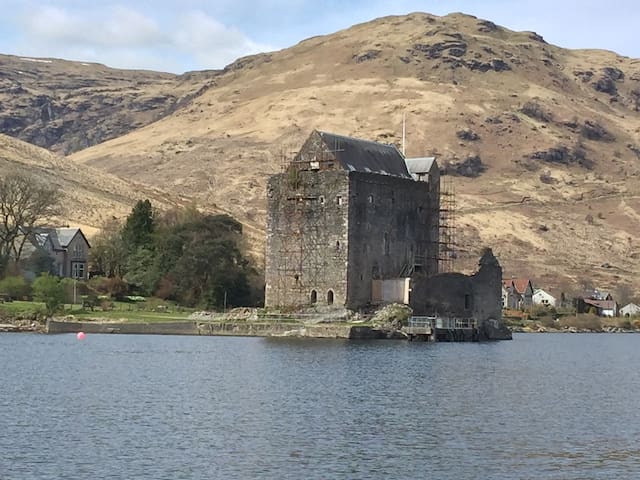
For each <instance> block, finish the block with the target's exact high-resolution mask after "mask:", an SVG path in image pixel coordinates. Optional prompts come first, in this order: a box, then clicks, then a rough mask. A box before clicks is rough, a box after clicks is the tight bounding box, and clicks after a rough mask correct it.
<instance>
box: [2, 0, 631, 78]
mask: <svg viewBox="0 0 640 480" xmlns="http://www.w3.org/2000/svg"><path fill="white" fill-rule="evenodd" d="M0 12H1V13H0V53H4V54H12V55H19V56H25V57H54V58H63V59H66V60H77V61H84V62H98V63H104V64H106V65H108V66H110V67H114V68H139V69H149V70H157V71H165V72H174V73H183V72H186V71H191V70H206V69H218V68H222V67H224V66H225V65H227V64H229V63H231V62H233V61H234V60H235V59H237V58H239V57H241V56H244V55H249V54H253V53H258V52H265V51H272V50H279V49H282V48H286V47H290V46H292V45H294V44H296V43H298V42H300V41H302V40H304V39H305V38H309V37H312V36H315V35H324V34H329V33H333V32H335V31H338V30H341V29H344V28H348V27H349V26H351V25H354V24H356V23H362V22H366V21H369V20H373V19H375V18H378V17H382V16H386V15H403V14H407V13H411V12H428V13H432V14H435V15H446V14H447V13H451V12H463V13H468V14H471V15H475V16H477V17H480V18H483V19H487V20H491V21H492V22H494V23H497V24H498V25H502V26H504V27H507V28H510V29H512V30H530V31H535V32H536V33H538V34H540V35H542V36H543V37H544V38H545V40H547V41H548V42H549V43H553V44H556V45H558V46H561V47H566V48H602V49H607V50H613V51H615V52H617V53H619V54H621V55H626V56H629V57H634V58H640V41H639V40H640V1H639V0H609V1H602V0H531V1H530V0H522V1H519V0H423V1H413V0H396V1H394V0H353V1H349V0H343V1H339V0H328V1H321V0H313V1H312V0H180V1H177V0H121V1H114V0H0Z"/></svg>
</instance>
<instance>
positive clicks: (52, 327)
mask: <svg viewBox="0 0 640 480" xmlns="http://www.w3.org/2000/svg"><path fill="white" fill-rule="evenodd" d="M45 331H46V332H47V333H77V332H85V333H119V334H142V335H149V334H157V335H216V336H244V337H300V338H344V339H352V340H354V339H359V340H360V339H362V340H365V339H383V338H392V336H391V335H389V332H387V331H384V330H378V329H375V328H373V327H367V326H359V325H342V324H333V325H332V324H318V325H303V324H296V323H279V322H246V321H239V322H217V321H211V322H203V321H190V320H185V321H179V322H148V323H145V322H139V323H134V322H101V321H89V322H82V321H73V320H51V319H50V320H48V321H47V325H46V330H45Z"/></svg>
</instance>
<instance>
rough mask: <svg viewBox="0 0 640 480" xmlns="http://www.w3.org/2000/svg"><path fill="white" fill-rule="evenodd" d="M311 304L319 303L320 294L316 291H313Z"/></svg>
mask: <svg viewBox="0 0 640 480" xmlns="http://www.w3.org/2000/svg"><path fill="white" fill-rule="evenodd" d="M310 300H311V303H312V304H313V303H316V302H317V301H318V292H316V291H315V290H311V299H310Z"/></svg>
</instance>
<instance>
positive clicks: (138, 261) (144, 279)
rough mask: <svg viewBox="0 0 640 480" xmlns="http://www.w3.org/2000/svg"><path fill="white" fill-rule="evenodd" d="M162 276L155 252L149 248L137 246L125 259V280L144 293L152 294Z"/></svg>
mask: <svg viewBox="0 0 640 480" xmlns="http://www.w3.org/2000/svg"><path fill="white" fill-rule="evenodd" d="M160 278H162V271H161V270H160V269H159V267H158V258H157V255H156V252H155V251H154V250H152V249H151V248H145V247H139V248H138V249H136V250H135V251H133V252H132V253H130V254H129V257H128V260H127V281H128V282H129V283H131V284H134V285H135V286H136V287H138V288H140V289H141V290H142V293H143V294H144V295H152V294H153V292H154V291H155V289H156V287H157V286H158V283H159V281H160Z"/></svg>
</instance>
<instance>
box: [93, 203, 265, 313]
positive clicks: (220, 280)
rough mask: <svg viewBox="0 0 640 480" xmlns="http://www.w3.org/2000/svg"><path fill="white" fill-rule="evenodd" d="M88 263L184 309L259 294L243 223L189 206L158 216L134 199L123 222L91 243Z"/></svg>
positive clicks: (243, 301) (246, 300) (248, 301)
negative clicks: (129, 212)
mask: <svg viewBox="0 0 640 480" xmlns="http://www.w3.org/2000/svg"><path fill="white" fill-rule="evenodd" d="M91 264H92V266H91V269H92V270H93V271H94V272H95V273H98V274H100V275H101V276H103V277H105V278H109V279H123V280H124V281H126V283H127V284H128V285H129V286H131V287H133V289H134V290H135V291H136V292H135V293H138V294H140V295H144V296H156V297H159V298H162V299H167V300H175V301H177V302H178V303H180V304H182V305H185V306H194V307H195V306H197V307H202V308H223V307H231V306H240V305H255V304H258V303H260V302H261V300H262V296H263V292H262V281H261V278H260V277H259V275H258V272H257V271H256V269H255V268H254V267H253V265H252V263H251V261H250V259H249V257H248V256H247V255H246V254H245V245H244V238H243V235H242V225H241V224H240V223H239V222H238V221H237V220H235V219H233V218H232V217H230V216H228V215H209V214H204V213H201V212H200V211H198V210H197V209H196V208H195V207H193V206H191V207H187V208H183V209H179V210H172V211H168V212H163V213H159V212H157V211H155V210H154V208H153V206H152V204H151V202H150V201H149V200H141V201H138V202H137V203H136V205H135V206H134V207H133V209H132V211H131V214H130V215H129V216H128V217H127V219H126V220H125V222H124V224H122V225H120V224H118V223H117V222H116V221H112V222H110V223H109V224H108V225H105V227H104V228H103V229H102V231H101V233H100V234H98V235H97V236H96V237H95V238H94V239H93V241H92V248H91Z"/></svg>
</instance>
